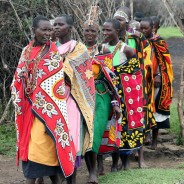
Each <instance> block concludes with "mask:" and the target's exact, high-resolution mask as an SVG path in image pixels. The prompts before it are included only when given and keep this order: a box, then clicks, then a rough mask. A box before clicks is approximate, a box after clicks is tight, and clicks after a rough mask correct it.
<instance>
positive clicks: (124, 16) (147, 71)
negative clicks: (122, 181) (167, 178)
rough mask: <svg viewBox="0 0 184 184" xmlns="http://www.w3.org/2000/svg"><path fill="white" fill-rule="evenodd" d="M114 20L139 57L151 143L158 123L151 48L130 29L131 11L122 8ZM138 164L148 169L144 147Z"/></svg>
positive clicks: (145, 120)
mask: <svg viewBox="0 0 184 184" xmlns="http://www.w3.org/2000/svg"><path fill="white" fill-rule="evenodd" d="M114 18H115V19H117V20H119V21H120V23H121V29H120V33H119V37H120V40H122V41H123V42H125V43H126V44H127V45H128V46H130V47H131V48H133V49H134V53H135V54H136V55H137V57H138V60H139V62H140V68H141V72H142V75H143V95H144V97H143V98H144V112H145V116H144V124H145V130H144V134H145V135H144V136H145V139H144V142H145V143H146V142H148V143H149V141H150V140H149V134H150V131H151V129H153V128H154V127H156V122H155V119H154V115H153V108H152V93H151V91H150V86H151V85H152V83H151V82H150V81H151V77H150V76H152V71H151V67H152V62H151V57H150V56H151V47H150V44H149V42H148V40H147V39H146V38H145V36H144V35H143V34H142V33H140V32H138V31H133V32H131V33H130V31H132V30H131V29H130V20H131V11H130V9H129V8H128V7H120V8H119V9H118V10H117V11H116V12H115V14H114ZM138 163H139V167H140V168H145V167H147V166H146V164H145V163H144V158H143V147H141V148H140V149H139V150H138Z"/></svg>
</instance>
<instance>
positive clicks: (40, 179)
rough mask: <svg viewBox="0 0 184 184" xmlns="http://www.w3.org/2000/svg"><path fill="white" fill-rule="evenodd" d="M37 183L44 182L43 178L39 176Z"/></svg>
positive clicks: (41, 183) (42, 183)
mask: <svg viewBox="0 0 184 184" xmlns="http://www.w3.org/2000/svg"><path fill="white" fill-rule="evenodd" d="M35 184H44V180H43V178H37V179H36V181H35Z"/></svg>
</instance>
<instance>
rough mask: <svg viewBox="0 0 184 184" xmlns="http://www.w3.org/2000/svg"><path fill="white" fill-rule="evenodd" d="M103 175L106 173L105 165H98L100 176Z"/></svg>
mask: <svg viewBox="0 0 184 184" xmlns="http://www.w3.org/2000/svg"><path fill="white" fill-rule="evenodd" d="M102 175H105V173H104V167H103V166H102V167H98V176H102Z"/></svg>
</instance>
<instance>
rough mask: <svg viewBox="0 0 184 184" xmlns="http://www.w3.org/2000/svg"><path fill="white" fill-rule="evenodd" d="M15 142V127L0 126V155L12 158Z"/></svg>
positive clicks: (10, 125) (11, 125)
mask: <svg viewBox="0 0 184 184" xmlns="http://www.w3.org/2000/svg"><path fill="white" fill-rule="evenodd" d="M15 142H16V134H15V125H14V124H13V123H9V124H3V125H0V154H2V155H7V156H14V155H15V151H16V147H15Z"/></svg>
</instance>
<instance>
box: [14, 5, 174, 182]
mask: <svg viewBox="0 0 184 184" xmlns="http://www.w3.org/2000/svg"><path fill="white" fill-rule="evenodd" d="M129 21H130V15H129V10H128V9H127V8H120V9H118V10H117V11H116V13H115V15H114V18H113V19H108V20H106V21H105V22H104V24H103V26H102V33H103V36H104V39H103V44H102V43H99V42H98V39H99V37H100V26H99V24H98V22H97V21H91V20H89V21H86V22H85V23H84V25H83V34H84V43H85V44H83V43H81V42H80V41H76V40H73V39H72V38H71V33H72V29H73V24H74V23H73V19H72V18H71V17H70V16H68V15H61V16H58V17H56V18H55V20H54V23H53V25H51V24H50V22H49V20H48V19H47V18H46V17H43V16H38V17H36V18H35V19H34V20H33V26H32V27H33V33H34V40H32V41H31V42H30V43H29V44H28V45H27V46H26V47H25V48H24V49H23V51H22V54H21V58H20V61H19V63H18V67H17V69H16V72H15V76H14V79H13V82H12V86H11V91H12V99H13V102H14V104H15V120H16V130H17V164H18V162H19V159H20V160H22V168H23V173H24V176H25V177H26V183H27V184H34V183H35V182H37V183H41V182H43V180H42V181H41V180H40V181H39V180H37V179H38V178H42V177H43V176H49V177H50V179H51V180H52V182H53V183H54V184H59V183H62V181H63V180H64V179H65V178H66V180H67V183H68V184H70V183H71V184H75V183H76V170H77V168H78V167H79V166H80V165H81V158H82V157H84V158H85V161H86V165H87V169H88V171H89V180H88V183H98V180H97V173H98V174H99V175H101V174H104V169H103V157H102V155H103V154H104V153H112V167H111V171H117V170H118V169H119V168H118V160H119V157H120V158H121V160H122V166H121V168H122V169H126V168H127V164H128V156H129V155H130V154H131V153H132V152H133V150H138V153H139V167H143V166H144V160H143V150H142V145H143V140H144V138H145V135H147V134H148V133H149V132H150V129H151V128H154V127H156V121H157V120H156V121H155V118H154V113H155V112H157V111H158V113H159V112H161V111H164V110H165V112H167V113H166V115H167V116H166V117H167V118H168V115H169V105H170V103H171V97H172V89H171V84H172V76H171V75H172V70H171V61H170V60H169V53H168V52H167V51H164V53H163V56H161V54H160V53H159V46H158V49H157V50H154V49H155V47H156V46H154V45H157V43H156V41H155V38H154V39H153V40H154V41H155V44H152V47H153V48H152V49H151V47H150V43H149V42H150V40H149V39H148V38H147V37H146V38H147V39H148V40H146V38H145V37H144V35H143V34H142V33H128V31H127V30H128V28H129V26H128V24H129ZM150 26H152V25H151V24H150ZM52 30H54V34H55V36H56V38H57V41H56V42H57V43H56V42H52V41H51V40H50V38H51V33H52ZM145 36H146V35H145ZM154 41H153V42H154ZM56 45H57V46H56ZM160 50H161V51H163V49H160ZM151 52H155V53H156V54H157V55H159V57H160V58H159V59H158V56H157V55H155V60H154V62H156V63H153V61H152V58H151V56H152V55H153V54H152V53H151ZM163 58H164V59H165V60H163ZM153 65H154V70H153ZM159 67H160V68H159ZM163 67H165V68H163ZM155 68H156V69H155ZM155 70H156V71H155ZM167 71H169V72H170V73H168V72H167ZM158 76H160V81H156V82H157V86H159V90H158V92H156V93H157V94H156V96H158V95H159V97H158V98H159V99H160V101H159V100H157V101H158V107H156V106H155V101H154V91H155V90H154V89H155V88H156V87H154V79H155V78H157V77H158ZM161 79H162V81H161ZM159 82H160V84H158V83H159ZM166 82H167V84H166ZM161 85H164V86H163V87H161ZM166 85H167V86H166ZM155 86H156V85H155ZM166 87H167V91H163V90H166ZM169 87H170V91H169ZM169 93H170V94H169ZM164 95H165V96H164ZM168 95H170V96H169V99H168V98H167V97H168ZM163 97H165V98H164V99H163ZM169 100H170V101H169ZM169 102H170V103H169ZM164 105H165V106H164ZM155 107H156V108H155ZM162 107H163V108H162ZM164 108H165V109H164ZM155 109H156V110H155ZM159 110H160V111H159ZM159 118H160V119H162V120H163V117H160V116H159ZM164 120H165V119H164ZM157 133H158V131H157ZM155 134H156V133H155ZM153 145H154V146H155V142H154V144H153ZM96 162H97V163H98V164H97V163H96ZM97 165H98V170H97Z"/></svg>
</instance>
